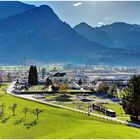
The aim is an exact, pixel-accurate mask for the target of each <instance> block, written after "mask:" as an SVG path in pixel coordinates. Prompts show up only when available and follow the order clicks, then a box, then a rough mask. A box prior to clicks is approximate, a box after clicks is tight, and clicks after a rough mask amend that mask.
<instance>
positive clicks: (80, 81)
mask: <svg viewBox="0 0 140 140" xmlns="http://www.w3.org/2000/svg"><path fill="white" fill-rule="evenodd" d="M78 85H79V86H81V85H82V79H81V78H80V79H79V81H78Z"/></svg>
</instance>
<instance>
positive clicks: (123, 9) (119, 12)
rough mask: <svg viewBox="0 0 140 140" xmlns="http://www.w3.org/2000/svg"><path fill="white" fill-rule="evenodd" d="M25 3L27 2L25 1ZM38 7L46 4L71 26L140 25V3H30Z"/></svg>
mask: <svg viewBox="0 0 140 140" xmlns="http://www.w3.org/2000/svg"><path fill="white" fill-rule="evenodd" d="M24 2H25V1H24ZM25 3H28V4H34V5H36V6H39V5H42V4H46V5H49V6H50V7H52V8H53V10H54V12H55V13H56V14H57V15H58V16H59V18H60V19H61V20H63V21H66V22H67V23H69V24H70V25H71V26H74V25H76V24H79V23H80V22H86V23H88V24H89V25H91V26H94V27H95V26H101V25H103V24H111V23H113V22H126V23H130V24H140V1H135V2H134V1H98V2H97V1H89V2H88V1H79V2H78V1H50V2H49V1H42V2H41V1H28V2H25Z"/></svg>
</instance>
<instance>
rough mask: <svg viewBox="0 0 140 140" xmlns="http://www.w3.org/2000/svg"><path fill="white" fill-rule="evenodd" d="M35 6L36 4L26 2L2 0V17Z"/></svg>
mask: <svg viewBox="0 0 140 140" xmlns="http://www.w3.org/2000/svg"><path fill="white" fill-rule="evenodd" d="M34 7H35V6H34V5H29V4H25V3H22V2H18V1H12V2H11V1H0V19H4V18H7V17H10V16H13V15H17V14H20V13H22V12H25V11H27V10H30V9H32V8H34Z"/></svg>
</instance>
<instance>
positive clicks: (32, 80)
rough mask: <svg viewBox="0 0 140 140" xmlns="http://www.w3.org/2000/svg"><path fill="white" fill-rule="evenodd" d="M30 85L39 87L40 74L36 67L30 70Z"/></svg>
mask: <svg viewBox="0 0 140 140" xmlns="http://www.w3.org/2000/svg"><path fill="white" fill-rule="evenodd" d="M28 83H29V85H37V84H38V73H37V68H36V66H31V67H30V70H29V76H28Z"/></svg>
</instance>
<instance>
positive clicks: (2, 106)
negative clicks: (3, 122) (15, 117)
mask: <svg viewBox="0 0 140 140" xmlns="http://www.w3.org/2000/svg"><path fill="white" fill-rule="evenodd" d="M4 107H5V104H4V103H2V104H1V105H0V109H1V112H0V114H3V113H4Z"/></svg>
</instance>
